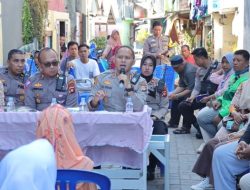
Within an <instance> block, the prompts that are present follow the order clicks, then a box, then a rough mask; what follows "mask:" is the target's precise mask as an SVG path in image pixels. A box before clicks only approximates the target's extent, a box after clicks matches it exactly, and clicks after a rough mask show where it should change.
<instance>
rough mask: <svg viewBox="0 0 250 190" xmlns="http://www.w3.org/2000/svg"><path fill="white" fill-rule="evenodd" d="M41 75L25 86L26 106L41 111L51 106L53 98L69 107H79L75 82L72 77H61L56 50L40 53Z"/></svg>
mask: <svg viewBox="0 0 250 190" xmlns="http://www.w3.org/2000/svg"><path fill="white" fill-rule="evenodd" d="M38 60H39V63H40V70H41V72H40V73H37V74H35V75H34V76H33V77H31V78H30V79H29V80H28V81H27V82H26V84H25V86H26V88H25V105H26V106H29V107H31V108H33V109H37V110H39V111H41V110H43V109H45V108H47V107H48V106H49V105H50V104H51V100H52V98H56V100H57V103H58V104H61V105H63V106H67V107H75V106H77V92H76V88H75V81H74V79H73V77H72V76H71V75H68V76H64V75H59V74H58V71H59V65H58V64H59V61H58V56H57V53H56V52H55V50H53V49H51V48H44V49H42V50H41V51H40V52H39V56H38Z"/></svg>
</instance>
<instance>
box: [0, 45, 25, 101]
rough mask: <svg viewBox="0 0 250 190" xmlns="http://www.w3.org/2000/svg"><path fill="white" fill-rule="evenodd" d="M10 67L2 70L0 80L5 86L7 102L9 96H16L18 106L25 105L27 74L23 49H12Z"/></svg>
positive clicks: (9, 55) (9, 58)
mask: <svg viewBox="0 0 250 190" xmlns="http://www.w3.org/2000/svg"><path fill="white" fill-rule="evenodd" d="M7 63H8V68H4V69H3V70H1V71H0V80H1V81H2V83H3V86H4V96H5V102H7V100H8V98H9V97H13V98H14V103H15V105H17V106H23V105H24V83H25V80H26V78H25V76H24V74H23V70H24V63H25V56H24V53H23V52H22V51H21V50H18V49H12V50H10V51H9V53H8V61H7Z"/></svg>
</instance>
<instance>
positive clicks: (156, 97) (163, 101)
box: [146, 78, 169, 119]
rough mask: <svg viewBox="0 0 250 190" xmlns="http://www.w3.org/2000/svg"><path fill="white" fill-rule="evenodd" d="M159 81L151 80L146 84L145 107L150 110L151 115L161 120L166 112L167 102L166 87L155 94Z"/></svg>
mask: <svg viewBox="0 0 250 190" xmlns="http://www.w3.org/2000/svg"><path fill="white" fill-rule="evenodd" d="M158 81H159V79H156V78H152V79H151V80H150V81H149V82H148V95H147V100H146V102H147V105H148V106H149V107H151V108H152V113H151V115H153V116H156V117H157V118H158V119H163V118H164V117H165V115H166V114H167V112H168V106H169V100H168V97H167V88H166V85H165V87H164V89H163V91H162V92H161V93H159V92H157V84H158Z"/></svg>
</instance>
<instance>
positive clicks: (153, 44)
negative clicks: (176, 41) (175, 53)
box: [143, 21, 172, 65]
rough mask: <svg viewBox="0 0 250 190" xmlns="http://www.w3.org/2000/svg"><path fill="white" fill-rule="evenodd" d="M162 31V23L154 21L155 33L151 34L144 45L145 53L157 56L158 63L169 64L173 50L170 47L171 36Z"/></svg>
mask: <svg viewBox="0 0 250 190" xmlns="http://www.w3.org/2000/svg"><path fill="white" fill-rule="evenodd" d="M161 33H162V24H161V23H160V22H158V21H156V22H154V23H153V35H152V36H149V37H148V38H147V39H146V41H145V43H144V46H143V55H152V56H155V58H156V60H157V62H156V63H157V65H160V64H162V63H165V64H168V63H169V59H168V57H169V56H171V54H172V50H170V48H169V46H168V45H169V38H168V36H164V35H162V34H161Z"/></svg>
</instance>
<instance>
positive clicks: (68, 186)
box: [55, 169, 111, 190]
mask: <svg viewBox="0 0 250 190" xmlns="http://www.w3.org/2000/svg"><path fill="white" fill-rule="evenodd" d="M56 181H57V182H56V187H55V189H56V190H58V189H60V190H76V185H77V184H78V183H81V182H84V183H95V184H97V185H98V186H99V187H100V189H101V190H110V188H111V182H110V179H109V178H108V177H106V176H104V175H102V174H98V173H95V172H92V171H84V170H70V169H69V170H66V169H60V170H57V180H56Z"/></svg>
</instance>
